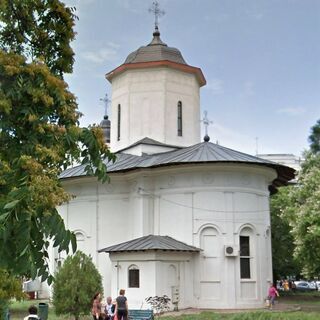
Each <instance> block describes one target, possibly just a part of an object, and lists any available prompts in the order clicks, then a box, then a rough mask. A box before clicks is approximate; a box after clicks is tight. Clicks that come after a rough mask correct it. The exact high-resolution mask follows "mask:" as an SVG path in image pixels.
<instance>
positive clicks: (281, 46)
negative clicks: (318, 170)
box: [65, 0, 320, 155]
mask: <svg viewBox="0 0 320 320" xmlns="http://www.w3.org/2000/svg"><path fill="white" fill-rule="evenodd" d="M65 2H66V3H67V4H68V5H72V6H75V7H76V8H77V14H78V16H79V21H78V22H77V25H76V31H77V33H78V34H77V38H76V40H75V41H74V43H73V48H74V50H75V54H76V56H75V60H76V61H75V65H74V73H73V74H72V75H68V76H67V77H66V81H67V82H68V83H69V85H70V89H71V91H72V92H73V93H74V94H75V95H76V96H77V97H78V102H79V109H80V111H81V112H82V113H83V114H84V116H83V118H82V120H81V124H82V125H88V124H91V123H99V122H100V121H101V119H102V117H103V113H104V106H103V103H102V102H101V101H100V98H103V97H104V95H105V94H106V93H108V94H109V96H111V86H110V84H109V82H107V80H106V79H105V78H104V75H105V74H106V73H107V72H109V71H111V70H112V69H114V68H115V67H117V66H119V65H120V64H122V63H123V62H124V60H125V58H126V57H127V55H128V54H129V53H130V52H132V51H134V50H136V49H137V48H138V47H140V46H142V45H146V44H148V43H149V42H150V41H151V39H152V32H153V28H154V17H153V16H152V15H151V14H150V13H148V8H150V6H151V4H152V0H66V1H65ZM159 3H160V6H161V8H162V9H163V10H165V12H166V14H165V15H164V16H163V17H161V18H160V24H159V27H160V32H161V39H162V40H163V41H164V42H165V43H167V44H168V45H169V46H172V47H176V48H178V49H179V50H180V51H181V53H182V55H183V57H184V59H185V60H186V62H187V63H188V64H189V65H192V66H196V67H200V68H201V69H202V71H203V73H204V75H205V77H206V79H207V85H206V86H205V87H203V88H202V89H201V109H202V112H203V111H204V110H207V111H208V116H209V118H210V120H212V121H213V125H211V126H210V128H209V135H210V137H211V141H213V142H215V141H219V143H220V144H221V145H224V146H226V147H229V148H232V149H236V150H239V151H242V152H246V153H250V154H255V152H256V137H257V138H258V152H259V153H293V154H295V155H300V154H301V152H302V151H303V150H304V149H306V148H307V147H308V141H307V138H308V135H309V134H310V128H311V126H312V125H314V124H315V123H316V121H317V119H319V118H320V62H319V59H320V41H319V39H320V1H319V0H197V1H195V0H159Z"/></svg>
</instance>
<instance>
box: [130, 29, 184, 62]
mask: <svg viewBox="0 0 320 320" xmlns="http://www.w3.org/2000/svg"><path fill="white" fill-rule="evenodd" d="M163 60H168V61H172V62H176V63H181V64H186V62H185V61H184V59H183V57H182V54H181V52H180V51H179V50H178V49H176V48H172V47H168V46H167V45H166V44H165V43H164V42H162V40H161V39H160V32H159V31H158V30H155V32H154V33H153V39H152V41H151V42H150V43H149V44H148V45H147V46H143V47H140V48H139V49H138V50H136V51H133V52H131V53H130V54H129V55H128V57H127V59H126V60H125V62H124V63H125V64H126V63H137V62H150V61H163Z"/></svg>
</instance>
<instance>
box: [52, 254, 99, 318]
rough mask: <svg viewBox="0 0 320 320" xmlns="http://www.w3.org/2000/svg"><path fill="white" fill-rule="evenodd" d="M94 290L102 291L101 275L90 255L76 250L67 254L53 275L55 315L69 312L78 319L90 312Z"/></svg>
mask: <svg viewBox="0 0 320 320" xmlns="http://www.w3.org/2000/svg"><path fill="white" fill-rule="evenodd" d="M96 292H100V293H102V284H101V275H100V274H99V271H98V270H97V268H96V267H95V266H94V264H93V263H92V260H91V258H90V257H88V256H86V255H85V254H84V253H82V252H80V251H77V252H76V254H75V255H74V256H69V257H67V259H66V260H65V262H64V263H63V265H62V267H61V268H60V270H59V271H58V273H57V274H56V275H55V281H54V284H53V305H54V307H55V312H56V314H57V315H61V314H69V315H72V316H74V318H75V319H79V316H80V315H86V314H89V313H90V310H91V306H92V299H93V296H94V294H95V293H96Z"/></svg>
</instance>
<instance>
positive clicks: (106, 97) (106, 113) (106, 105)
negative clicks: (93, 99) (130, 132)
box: [100, 93, 111, 116]
mask: <svg viewBox="0 0 320 320" xmlns="http://www.w3.org/2000/svg"><path fill="white" fill-rule="evenodd" d="M100 101H102V102H103V103H104V115H105V116H107V115H108V107H109V103H110V102H111V100H110V99H109V97H108V94H107V93H106V95H105V96H104V98H100Z"/></svg>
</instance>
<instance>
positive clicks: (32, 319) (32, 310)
mask: <svg viewBox="0 0 320 320" xmlns="http://www.w3.org/2000/svg"><path fill="white" fill-rule="evenodd" d="M28 312H29V315H28V316H27V317H25V318H24V319H23V320H41V319H40V318H39V317H38V309H37V307H36V306H30V307H29V309H28Z"/></svg>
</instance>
